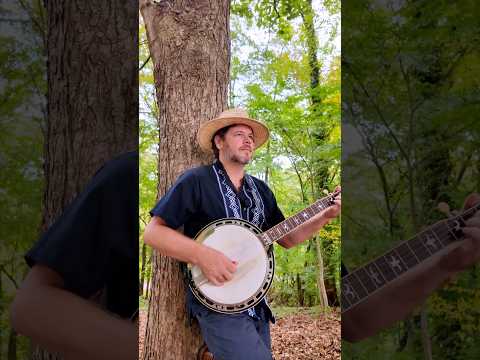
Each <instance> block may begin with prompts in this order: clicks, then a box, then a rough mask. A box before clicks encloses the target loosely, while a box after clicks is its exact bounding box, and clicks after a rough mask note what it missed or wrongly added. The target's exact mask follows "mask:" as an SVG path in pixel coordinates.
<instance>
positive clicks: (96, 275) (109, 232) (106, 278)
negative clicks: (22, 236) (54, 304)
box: [25, 152, 138, 318]
mask: <svg viewBox="0 0 480 360" xmlns="http://www.w3.org/2000/svg"><path fill="white" fill-rule="evenodd" d="M25 260H26V261H27V263H28V265H29V266H34V265H35V264H38V265H44V266H47V267H49V268H50V269H52V270H54V271H55V272H57V273H58V274H59V275H60V276H61V277H62V279H63V280H64V283H65V289H66V290H68V291H70V292H72V293H74V294H77V295H79V296H81V297H83V298H91V297H92V296H94V295H95V294H96V293H99V292H100V293H101V294H102V296H101V298H102V299H103V301H104V303H103V305H105V307H106V309H107V310H109V311H111V312H114V313H116V314H118V315H120V316H121V317H125V318H128V317H131V316H132V314H134V313H135V311H136V310H137V308H138V153H137V152H131V153H126V154H123V155H121V156H118V157H116V158H115V159H112V160H111V161H109V162H108V163H107V164H106V165H105V166H103V167H102V168H101V169H100V170H99V171H98V172H97V173H96V175H95V176H94V177H93V178H92V180H91V181H90V182H89V183H88V184H87V185H86V187H85V189H84V190H83V191H82V193H81V194H79V196H78V197H77V198H76V199H75V200H73V201H72V203H71V204H70V205H69V206H68V207H67V208H66V209H65V211H64V212H63V214H62V215H61V216H60V217H59V218H58V219H57V220H56V221H55V223H54V224H53V225H52V226H51V227H50V228H49V229H48V230H47V231H46V232H45V233H44V234H43V235H42V236H41V238H40V239H39V240H38V241H37V242H36V243H35V245H34V246H33V247H32V249H30V250H29V251H28V253H27V254H26V255H25ZM95 297H96V296H95Z"/></svg>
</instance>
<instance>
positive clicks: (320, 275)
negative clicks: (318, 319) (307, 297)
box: [315, 236, 328, 311]
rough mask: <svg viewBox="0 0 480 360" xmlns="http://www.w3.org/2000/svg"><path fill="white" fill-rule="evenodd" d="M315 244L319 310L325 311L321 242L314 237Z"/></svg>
mask: <svg viewBox="0 0 480 360" xmlns="http://www.w3.org/2000/svg"><path fill="white" fill-rule="evenodd" d="M315 240H316V244H317V257H318V275H317V286H318V296H319V300H320V309H322V310H323V311H326V310H327V308H328V296H327V290H326V289H325V281H324V275H323V256H322V242H321V240H320V237H319V236H316V237H315Z"/></svg>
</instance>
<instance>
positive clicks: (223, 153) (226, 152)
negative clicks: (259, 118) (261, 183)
mask: <svg viewBox="0 0 480 360" xmlns="http://www.w3.org/2000/svg"><path fill="white" fill-rule="evenodd" d="M215 141H216V144H217V147H218V149H219V152H220V158H223V159H226V160H229V161H232V162H236V163H239V164H243V165H247V164H248V163H249V162H250V160H252V157H253V152H254V150H255V142H254V138H253V131H252V129H251V128H250V127H249V126H246V125H235V126H232V127H230V128H229V129H228V131H227V132H226V134H225V136H224V138H223V139H222V138H221V137H220V136H217V137H216V139H215Z"/></svg>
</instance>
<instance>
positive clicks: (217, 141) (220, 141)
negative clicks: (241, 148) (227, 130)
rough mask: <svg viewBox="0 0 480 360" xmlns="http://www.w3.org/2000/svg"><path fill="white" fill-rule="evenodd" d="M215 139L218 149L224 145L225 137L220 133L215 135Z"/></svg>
mask: <svg viewBox="0 0 480 360" xmlns="http://www.w3.org/2000/svg"><path fill="white" fill-rule="evenodd" d="M213 141H214V142H215V145H216V146H217V149H219V150H220V149H221V148H222V147H223V139H222V137H221V136H220V135H215V137H214V138H213Z"/></svg>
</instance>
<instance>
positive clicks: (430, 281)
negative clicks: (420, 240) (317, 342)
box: [342, 194, 480, 342]
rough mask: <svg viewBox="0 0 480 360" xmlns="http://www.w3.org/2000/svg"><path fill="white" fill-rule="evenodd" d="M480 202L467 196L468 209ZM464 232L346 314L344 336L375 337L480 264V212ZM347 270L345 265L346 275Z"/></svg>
mask: <svg viewBox="0 0 480 360" xmlns="http://www.w3.org/2000/svg"><path fill="white" fill-rule="evenodd" d="M479 203H480V195H479V194H471V195H469V196H468V197H467V198H466V199H465V203H464V209H469V208H471V207H473V206H478V204H479ZM462 231H463V233H464V235H465V239H464V240H462V241H460V242H459V243H458V246H457V247H456V248H454V249H452V250H450V251H448V252H447V253H446V254H443V255H439V256H433V257H432V259H431V261H428V262H426V263H425V264H423V265H419V266H418V268H416V269H412V270H411V271H409V272H407V273H406V274H404V275H403V276H402V277H401V278H399V279H397V280H395V281H394V282H392V283H391V284H389V285H387V286H384V287H383V288H380V289H379V290H378V291H376V292H375V293H373V294H372V295H371V296H370V297H368V298H367V299H366V300H365V301H364V302H362V303H359V304H358V305H357V306H354V307H353V308H351V309H350V310H348V311H346V312H344V313H342V338H343V339H345V340H347V341H349V342H356V341H360V340H363V339H365V338H367V337H370V336H374V335H375V334H377V333H378V332H380V331H381V330H383V329H386V328H388V327H389V326H391V325H393V324H394V323H396V322H397V321H400V320H403V319H405V318H406V317H407V316H408V315H409V314H410V313H411V312H412V311H413V310H414V309H415V308H416V307H417V306H419V305H421V304H422V303H423V302H424V301H425V300H426V299H427V298H428V296H430V295H431V294H432V293H433V292H434V291H435V290H437V289H438V288H440V287H441V286H442V285H443V284H444V283H445V282H447V281H448V280H449V279H451V278H452V277H455V276H457V275H458V274H459V273H460V272H462V271H464V270H466V269H468V268H469V267H471V266H473V265H475V264H477V263H478V262H479V261H480V211H477V212H476V213H475V214H474V215H473V216H472V217H471V218H469V219H468V220H467V221H466V222H465V227H463V229H462ZM346 272H347V271H346V269H345V268H343V267H342V273H343V274H342V276H343V275H345V273H346ZM372 313H374V314H375V316H372Z"/></svg>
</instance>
